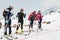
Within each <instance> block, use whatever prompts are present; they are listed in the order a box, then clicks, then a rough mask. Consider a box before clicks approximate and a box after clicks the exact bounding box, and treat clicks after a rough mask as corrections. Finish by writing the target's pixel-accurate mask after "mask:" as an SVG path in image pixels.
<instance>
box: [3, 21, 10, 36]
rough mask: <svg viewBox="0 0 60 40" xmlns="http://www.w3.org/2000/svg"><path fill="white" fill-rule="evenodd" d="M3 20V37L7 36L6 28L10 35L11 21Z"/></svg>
mask: <svg viewBox="0 0 60 40" xmlns="http://www.w3.org/2000/svg"><path fill="white" fill-rule="evenodd" d="M6 21H7V20H5V32H4V35H7V28H9V34H11V20H8V21H7V22H6Z"/></svg>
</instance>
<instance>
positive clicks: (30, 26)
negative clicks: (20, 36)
mask: <svg viewBox="0 0 60 40" xmlns="http://www.w3.org/2000/svg"><path fill="white" fill-rule="evenodd" d="M33 22H34V20H30V25H29V29H30V28H33Z"/></svg>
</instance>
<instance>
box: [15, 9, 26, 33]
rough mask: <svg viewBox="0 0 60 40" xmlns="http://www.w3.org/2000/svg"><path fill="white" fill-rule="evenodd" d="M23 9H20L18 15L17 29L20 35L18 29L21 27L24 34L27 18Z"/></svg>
mask: <svg viewBox="0 0 60 40" xmlns="http://www.w3.org/2000/svg"><path fill="white" fill-rule="evenodd" d="M23 11H24V10H23V9H20V12H18V13H17V17H18V26H17V29H16V33H18V29H19V27H21V32H23V18H25V16H26V15H25V14H24V13H23Z"/></svg>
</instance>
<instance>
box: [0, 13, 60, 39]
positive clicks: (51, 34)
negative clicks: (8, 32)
mask: <svg viewBox="0 0 60 40" xmlns="http://www.w3.org/2000/svg"><path fill="white" fill-rule="evenodd" d="M59 17H60V14H59V13H58V12H53V13H52V14H51V15H49V14H48V15H47V16H44V17H43V22H44V21H46V22H48V21H50V22H51V23H50V24H43V23H42V29H44V30H43V31H39V32H37V30H36V29H37V28H38V27H37V26H38V25H37V24H38V22H37V21H35V22H34V26H33V30H35V32H31V33H30V35H28V36H23V35H16V34H15V29H16V28H13V27H12V35H13V36H18V39H14V40H60V18H59ZM0 22H2V23H3V25H4V20H0ZM35 23H36V24H35ZM13 24H17V19H14V20H12V25H13ZM27 24H29V21H28V20H26V18H25V21H24V25H27ZM46 29H47V30H46ZM25 30H28V26H24V31H25ZM45 30H46V31H45ZM19 31H20V30H19ZM25 33H27V32H25ZM3 34H4V27H2V28H1V29H0V37H1V36H3ZM0 40H6V39H5V38H4V39H0Z"/></svg>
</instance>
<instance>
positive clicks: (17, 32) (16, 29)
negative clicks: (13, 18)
mask: <svg viewBox="0 0 60 40" xmlns="http://www.w3.org/2000/svg"><path fill="white" fill-rule="evenodd" d="M19 23H20V22H18V25H17V28H16V33H18V29H19V27H20V24H19Z"/></svg>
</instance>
